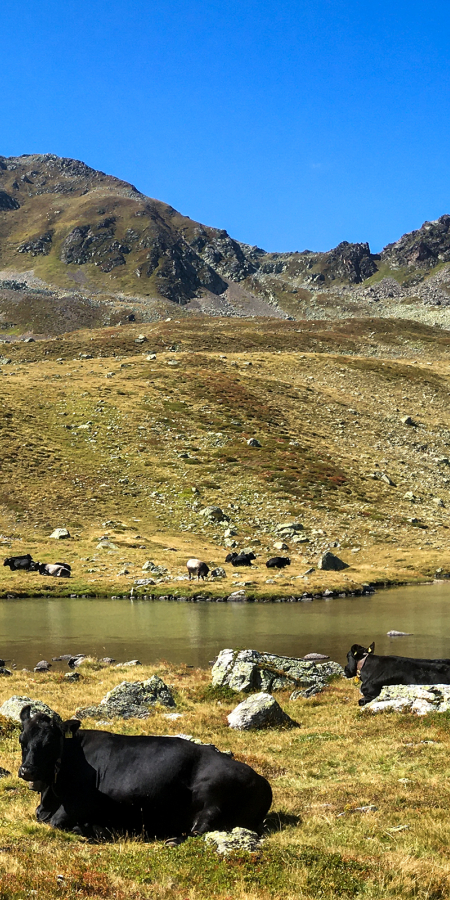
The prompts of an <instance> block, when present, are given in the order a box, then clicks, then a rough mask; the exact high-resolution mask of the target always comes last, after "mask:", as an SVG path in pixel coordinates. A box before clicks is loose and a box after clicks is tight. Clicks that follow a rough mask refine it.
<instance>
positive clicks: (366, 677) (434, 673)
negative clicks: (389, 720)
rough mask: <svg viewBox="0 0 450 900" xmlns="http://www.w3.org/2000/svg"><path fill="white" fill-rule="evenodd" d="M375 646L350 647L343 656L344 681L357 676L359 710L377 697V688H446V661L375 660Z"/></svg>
mask: <svg viewBox="0 0 450 900" xmlns="http://www.w3.org/2000/svg"><path fill="white" fill-rule="evenodd" d="M374 651H375V644H374V643H372V644H371V645H370V647H362V646H361V644H353V646H352V647H351V648H350V650H349V652H348V653H347V665H346V667H345V669H344V673H345V675H346V676H347V678H353V677H354V676H356V675H359V677H360V678H361V693H362V695H363V696H362V697H361V700H359V701H358V702H359V705H360V706H365V704H366V703H370V701H371V700H374V699H375V697H378V695H379V693H380V691H381V688H382V687H384V686H385V685H390V684H450V659H412V658H410V657H408V656H376V655H375V652H374Z"/></svg>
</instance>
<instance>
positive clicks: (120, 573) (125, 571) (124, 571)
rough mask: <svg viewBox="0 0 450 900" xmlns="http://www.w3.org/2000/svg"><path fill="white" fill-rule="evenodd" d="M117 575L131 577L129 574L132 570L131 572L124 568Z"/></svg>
mask: <svg viewBox="0 0 450 900" xmlns="http://www.w3.org/2000/svg"><path fill="white" fill-rule="evenodd" d="M117 574H118V575H129V574H130V570H129V569H126V568H125V567H124V568H123V569H121V570H120V572H118V573H117Z"/></svg>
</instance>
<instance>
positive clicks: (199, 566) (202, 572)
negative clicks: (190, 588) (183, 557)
mask: <svg viewBox="0 0 450 900" xmlns="http://www.w3.org/2000/svg"><path fill="white" fill-rule="evenodd" d="M186 568H187V570H188V573H189V581H190V580H191V578H192V577H193V576H194V575H196V576H197V581H200V578H201V579H202V581H204V579H205V578H206V576H207V574H208V572H209V566H207V565H206V563H205V562H202V560H201V559H196V558H194V557H193V558H192V559H188V561H187V563H186Z"/></svg>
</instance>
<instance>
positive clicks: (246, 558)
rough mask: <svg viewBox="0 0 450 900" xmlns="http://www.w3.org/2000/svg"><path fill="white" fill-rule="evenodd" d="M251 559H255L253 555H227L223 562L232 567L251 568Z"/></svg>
mask: <svg viewBox="0 0 450 900" xmlns="http://www.w3.org/2000/svg"><path fill="white" fill-rule="evenodd" d="M252 559H256V556H255V554H254V553H229V554H228V556H226V557H225V562H230V563H231V565H232V566H251V564H252Z"/></svg>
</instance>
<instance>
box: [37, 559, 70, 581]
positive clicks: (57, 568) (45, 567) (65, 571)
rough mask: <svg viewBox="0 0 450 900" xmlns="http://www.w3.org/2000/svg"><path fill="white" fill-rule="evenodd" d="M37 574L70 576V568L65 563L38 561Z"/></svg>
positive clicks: (60, 576) (58, 576) (56, 576)
mask: <svg viewBox="0 0 450 900" xmlns="http://www.w3.org/2000/svg"><path fill="white" fill-rule="evenodd" d="M37 565H38V571H39V575H53V576H54V577H55V578H70V572H71V568H70V566H69V565H68V564H67V563H38V564H37Z"/></svg>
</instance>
